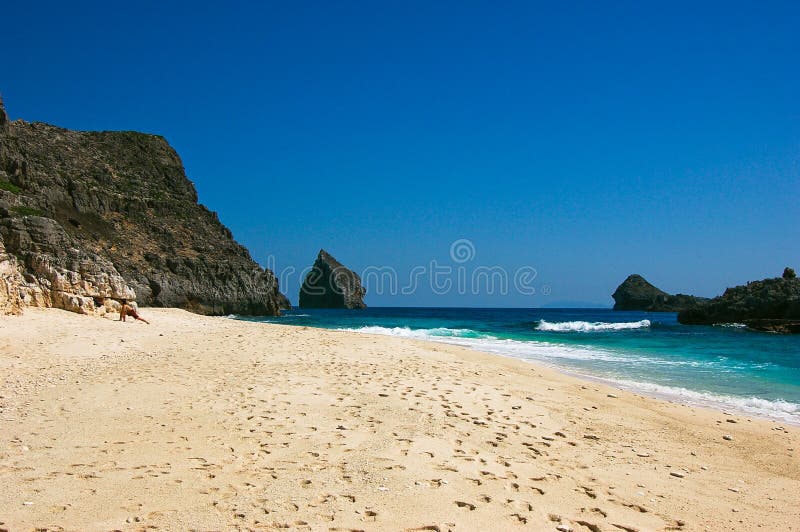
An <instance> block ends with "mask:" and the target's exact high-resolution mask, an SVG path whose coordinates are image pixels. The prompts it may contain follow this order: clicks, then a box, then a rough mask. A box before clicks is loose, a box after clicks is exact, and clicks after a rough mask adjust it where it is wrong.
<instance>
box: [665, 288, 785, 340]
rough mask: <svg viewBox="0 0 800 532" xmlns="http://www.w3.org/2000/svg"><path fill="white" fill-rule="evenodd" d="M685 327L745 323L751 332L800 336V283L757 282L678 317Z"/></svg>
mask: <svg viewBox="0 0 800 532" xmlns="http://www.w3.org/2000/svg"><path fill="white" fill-rule="evenodd" d="M678 321H679V322H680V323H685V324H705V325H712V324H715V323H743V324H745V325H747V326H748V327H750V328H751V329H756V330H762V331H771V332H781V333H800V279H797V278H796V277H795V278H792V277H787V278H780V277H776V278H774V279H764V280H763V281H753V282H750V283H747V284H746V285H741V286H735V287H733V288H728V289H727V290H725V293H724V294H722V295H721V296H719V297H715V298H714V299H711V300H708V301H704V302H700V303H699V304H697V305H694V306H692V307H690V308H688V309H686V310H684V311H682V312H680V313H679V314H678Z"/></svg>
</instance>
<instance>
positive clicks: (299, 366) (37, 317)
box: [0, 309, 800, 532]
mask: <svg viewBox="0 0 800 532" xmlns="http://www.w3.org/2000/svg"><path fill="white" fill-rule="evenodd" d="M142 315H143V316H145V317H146V318H148V319H152V322H153V324H152V325H150V326H148V325H145V324H143V323H140V322H130V323H117V322H112V321H110V320H107V319H101V318H90V317H85V316H78V315H74V314H69V313H66V312H62V311H57V310H36V309H31V310H27V311H26V313H25V315H24V316H22V317H2V318H0V396H2V397H0V410H1V411H0V529H8V530H14V531H16V530H30V529H33V528H36V527H41V528H48V529H54V530H59V529H66V530H113V529H120V530H140V529H141V530H144V529H147V528H149V529H151V530H152V529H155V528H158V529H162V530H188V529H200V530H209V529H272V528H279V527H280V528H286V527H288V528H290V529H299V530H308V529H312V530H329V529H334V530H403V529H412V530H510V529H515V528H519V529H522V528H527V529H532V530H556V527H557V526H561V527H562V529H564V530H566V529H567V528H571V529H574V530H575V531H576V532H577V531H584V530H585V531H588V530H609V531H612V530H613V531H619V530H663V529H673V530H675V529H680V530H704V529H707V530H754V529H756V528H758V527H761V529H763V530H797V529H800V453H798V449H800V437H799V436H800V429H798V428H797V427H790V426H787V427H785V428H781V429H779V428H778V426H779V424H778V423H773V422H770V421H765V420H758V419H747V418H743V417H740V416H731V415H724V414H722V413H721V412H714V411H711V410H704V409H692V408H689V407H686V406H680V405H675V404H670V403H666V402H662V401H658V400H654V399H647V398H643V397H640V396H637V395H634V394H631V393H627V392H623V391H619V390H614V389H612V388H607V387H605V386H603V385H600V384H597V383H590V382H584V381H580V380H577V379H575V378H572V377H568V376H564V375H561V374H557V373H555V372H553V371H550V370H547V369H543V368H541V367H538V366H535V365H532V364H528V363H525V362H521V361H516V360H511V359H505V358H502V357H497V356H494V355H488V354H482V353H476V352H473V351H469V350H466V349H462V348H459V347H455V346H447V345H442V344H433V343H425V342H419V341H413V340H405V339H397V338H389V337H378V336H369V335H360V334H357V333H350V332H338V331H325V330H317V329H309V328H296V327H285V326H277V325H265V324H256V323H246V322H237V321H232V320H228V319H225V318H206V317H201V316H196V315H192V314H189V313H186V312H183V311H179V310H164V309H143V310H142ZM608 394H613V395H614V396H616V397H608ZM728 420H731V421H735V423H733V422H729V421H728ZM724 435H730V436H732V441H728V440H725V439H723V436H724ZM675 475H678V476H675Z"/></svg>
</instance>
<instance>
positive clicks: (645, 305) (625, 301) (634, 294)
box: [611, 274, 705, 312]
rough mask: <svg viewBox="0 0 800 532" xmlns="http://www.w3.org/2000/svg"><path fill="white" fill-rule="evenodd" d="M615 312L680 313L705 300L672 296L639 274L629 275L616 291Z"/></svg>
mask: <svg viewBox="0 0 800 532" xmlns="http://www.w3.org/2000/svg"><path fill="white" fill-rule="evenodd" d="M611 297H613V298H614V310H641V311H646V312H679V311H681V310H683V309H686V308H689V307H690V306H692V305H695V304H696V303H698V302H701V301H705V298H702V297H695V296H688V295H686V294H675V295H671V294H668V293H666V292H664V291H663V290H661V289H659V288H656V287H655V286H653V285H652V284H650V283H649V282H648V281H647V280H646V279H645V278H644V277H642V276H641V275H639V274H633V275H629V276H628V278H627V279H625V280H624V281H623V282H622V284H620V285H619V286H618V287H617V289H616V290H615V291H614V293H613V294H612V296H611Z"/></svg>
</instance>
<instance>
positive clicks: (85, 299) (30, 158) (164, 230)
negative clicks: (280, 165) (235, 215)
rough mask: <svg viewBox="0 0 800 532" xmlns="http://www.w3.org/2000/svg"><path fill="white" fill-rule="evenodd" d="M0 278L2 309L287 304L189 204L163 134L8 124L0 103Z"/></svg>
mask: <svg viewBox="0 0 800 532" xmlns="http://www.w3.org/2000/svg"><path fill="white" fill-rule="evenodd" d="M0 276H1V278H0V312H5V313H19V312H21V311H22V309H23V308H24V307H26V306H36V307H56V308H62V309H66V310H70V311H73V312H78V313H82V314H104V313H105V312H108V311H116V310H118V308H119V300H120V299H127V300H136V301H138V303H139V304H142V305H145V306H157V307H178V308H183V309H186V310H189V311H192V312H195V313H200V314H212V315H226V314H232V313H233V314H247V315H277V314H278V313H279V312H280V309H281V308H286V307H288V306H289V302H288V300H287V299H286V298H285V297H284V296H283V295H282V294H281V293H280V292H279V291H278V281H277V279H276V277H275V275H274V274H273V273H272V272H271V271H270V270H265V269H263V268H261V267H260V266H259V265H258V264H256V262H255V261H253V259H252V258H251V257H250V254H249V253H248V251H247V250H246V249H245V248H244V247H243V246H241V245H239V244H238V243H237V242H236V241H235V240H234V239H233V236H232V235H231V232H230V231H229V230H228V228H227V227H225V226H224V225H222V224H221V223H220V221H219V218H218V217H217V214H216V213H214V212H211V211H209V210H208V209H207V208H206V207H204V206H203V205H201V204H199V203H198V198H197V192H196V190H195V188H194V185H193V184H192V183H191V181H189V179H188V178H187V177H186V174H185V172H184V169H183V164H182V163H181V160H180V158H179V157H178V154H177V153H176V152H175V150H174V149H173V148H172V147H171V146H170V145H169V144H168V143H167V141H166V140H165V139H164V138H163V137H160V136H157V135H148V134H145V133H136V132H132V131H101V132H94V131H72V130H68V129H63V128H60V127H56V126H52V125H48V124H43V123H38V122H36V123H29V122H25V121H23V120H15V121H11V120H9V118H8V115H7V114H6V111H5V107H4V106H3V104H2V101H0Z"/></svg>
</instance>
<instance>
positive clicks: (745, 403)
mask: <svg viewBox="0 0 800 532" xmlns="http://www.w3.org/2000/svg"><path fill="white" fill-rule="evenodd" d="M642 321H647V320H642ZM637 323H638V322H637ZM340 330H346V331H354V332H360V333H368V334H381V335H386V336H399V337H402V338H415V339H419V340H432V341H436V342H443V343H448V344H454V345H460V346H464V347H468V348H471V349H475V350H476V351H483V352H488V353H493V354H497V355H503V356H510V357H513V358H519V359H522V360H528V361H536V362H539V363H544V364H547V365H550V366H554V367H555V368H557V369H560V370H562V371H566V372H568V373H571V374H574V375H576V376H579V377H583V378H588V379H591V380H597V381H602V382H605V383H608V384H611V385H612V386H616V387H618V388H623V389H627V390H630V391H634V392H638V393H642V394H645V395H650V396H654V397H658V398H661V399H668V400H675V401H677V402H680V403H684V404H689V405H694V406H704V407H710V408H716V409H718V410H736V411H738V412H741V413H743V414H750V415H755V416H760V417H766V418H770V419H777V420H781V421H785V422H788V423H792V424H798V425H800V404H796V403H790V402H788V401H784V400H781V399H777V400H768V399H761V398H758V397H735V396H729V395H721V394H714V393H711V392H705V391H695V390H689V389H687V388H681V387H673V386H664V385H660V384H655V383H651V382H638V381H633V380H625V379H613V378H609V377H599V376H597V375H587V374H582V373H577V372H575V370H574V369H570V368H569V367H568V366H569V361H594V362H596V361H602V362H612V363H624V364H626V365H636V364H659V365H689V366H703V365H704V364H703V363H700V362H697V361H678V360H663V359H657V358H651V357H643V356H639V355H636V356H631V355H627V356H626V355H625V354H623V353H618V352H614V351H609V350H605V349H601V348H597V347H582V346H572V345H565V344H556V343H550V342H536V341H519V340H504V339H499V338H496V337H494V336H491V335H487V334H482V333H478V332H477V331H473V330H472V329H449V328H445V327H439V328H433V329H411V328H409V327H377V326H368V327H359V328H351V329H340ZM565 366H567V367H565Z"/></svg>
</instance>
